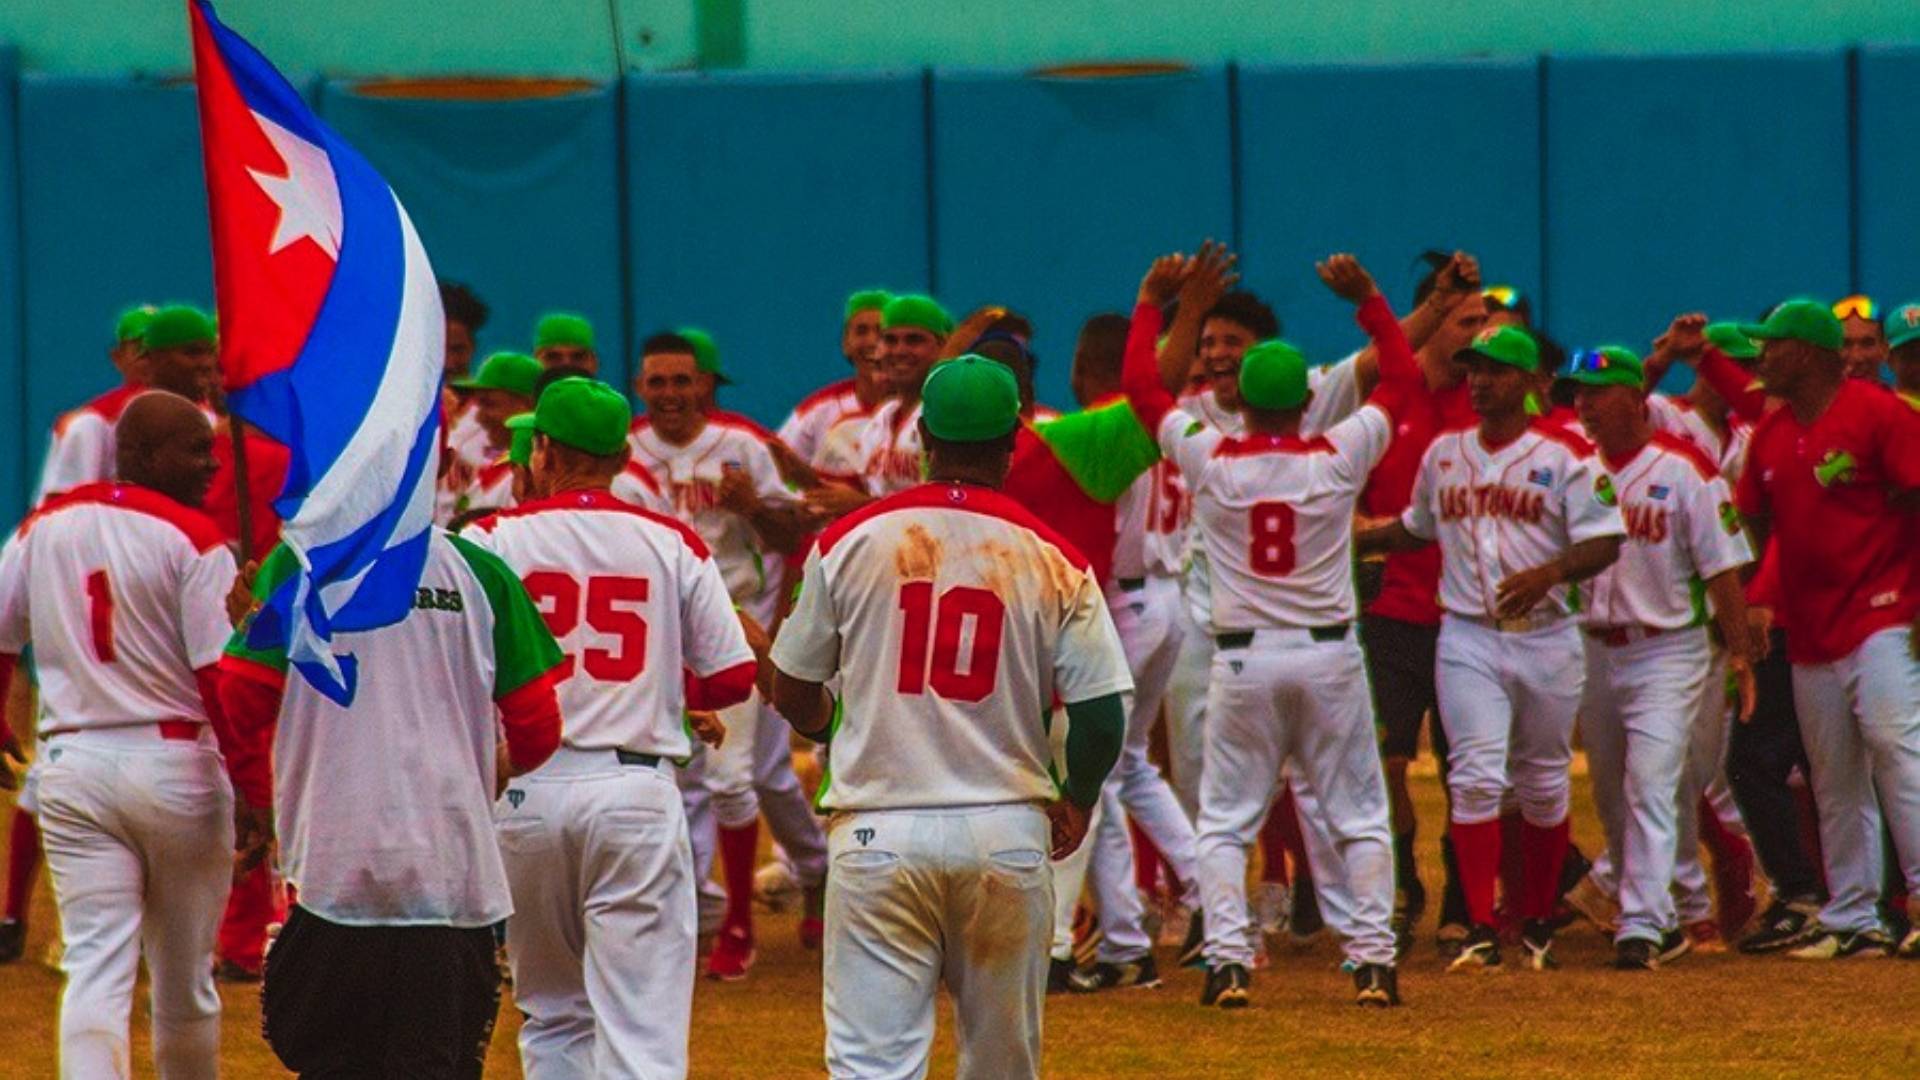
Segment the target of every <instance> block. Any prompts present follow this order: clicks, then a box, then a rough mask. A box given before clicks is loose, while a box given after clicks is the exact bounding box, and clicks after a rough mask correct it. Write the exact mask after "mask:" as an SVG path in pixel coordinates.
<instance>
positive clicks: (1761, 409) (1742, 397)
mask: <svg viewBox="0 0 1920 1080" xmlns="http://www.w3.org/2000/svg"><path fill="white" fill-rule="evenodd" d="M1694 369H1695V370H1696V371H1698V372H1699V373H1700V377H1701V378H1703V379H1705V380H1707V385H1708V386H1711V387H1713V390H1714V392H1715V393H1717V394H1719V395H1720V396H1721V397H1723V398H1725V399H1726V402H1727V407H1728V408H1730V409H1732V410H1733V415H1735V416H1737V417H1739V418H1740V419H1742V420H1745V421H1747V422H1748V423H1750V424H1757V423H1759V422H1760V418H1761V417H1762V416H1764V415H1766V411H1767V394H1766V391H1764V390H1762V389H1760V388H1759V387H1758V386H1757V385H1755V381H1754V377H1753V372H1751V371H1748V370H1747V369H1746V368H1743V367H1741V366H1740V365H1739V364H1736V363H1734V361H1733V358H1732V357H1730V356H1728V355H1727V354H1726V353H1723V352H1721V351H1720V350H1719V349H1716V348H1714V347H1713V346H1711V345H1709V346H1707V348H1706V351H1705V352H1703V353H1701V354H1700V359H1699V360H1697V361H1695V363H1694Z"/></svg>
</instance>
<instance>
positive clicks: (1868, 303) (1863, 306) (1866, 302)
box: [1833, 293, 1874, 319]
mask: <svg viewBox="0 0 1920 1080" xmlns="http://www.w3.org/2000/svg"><path fill="white" fill-rule="evenodd" d="M1833 317H1834V318H1836V319H1847V318H1859V319H1871V318H1873V317H1874V314H1873V297H1871V296H1868V295H1867V294H1865V293H1855V294H1854V295H1852V296H1849V297H1847V298H1846V299H1844V300H1840V301H1837V302H1836V303H1835V304H1834V305H1833Z"/></svg>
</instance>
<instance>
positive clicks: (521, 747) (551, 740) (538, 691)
mask: <svg viewBox="0 0 1920 1080" xmlns="http://www.w3.org/2000/svg"><path fill="white" fill-rule="evenodd" d="M553 687H554V680H553V672H551V671H549V672H547V673H546V674H545V675H542V676H540V677H539V678H537V679H535V680H533V681H532V682H530V683H528V684H527V685H525V686H523V687H521V688H520V689H518V690H515V691H514V692H513V693H511V694H508V695H507V696H506V697H503V698H501V699H500V700H499V702H498V705H499V706H500V727H501V729H502V730H503V731H505V732H506V735H507V757H508V759H510V760H511V761H512V762H513V767H514V768H515V769H518V770H519V771H521V772H529V771H531V770H534V769H537V768H539V767H540V766H541V765H543V764H545V762H546V760H547V759H548V758H550V757H552V756H553V752H554V751H555V750H558V749H559V748H560V697H559V695H557V694H555V693H554V690H553Z"/></svg>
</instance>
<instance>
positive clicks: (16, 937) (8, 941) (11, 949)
mask: <svg viewBox="0 0 1920 1080" xmlns="http://www.w3.org/2000/svg"><path fill="white" fill-rule="evenodd" d="M26 951H27V924H26V923H23V922H21V921H20V920H18V919H0V964H11V963H13V962H14V961H15V960H18V959H20V957H21V956H22V955H24V954H25V953H26Z"/></svg>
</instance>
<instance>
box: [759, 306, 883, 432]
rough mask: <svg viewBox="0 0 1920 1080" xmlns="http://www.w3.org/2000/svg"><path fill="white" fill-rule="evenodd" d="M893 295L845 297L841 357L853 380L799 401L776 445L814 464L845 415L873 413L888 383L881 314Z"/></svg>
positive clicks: (828, 386) (841, 330) (829, 387)
mask: <svg viewBox="0 0 1920 1080" xmlns="http://www.w3.org/2000/svg"><path fill="white" fill-rule="evenodd" d="M892 299H893V294H891V293H889V292H887V291H886V290H884V289H862V290H860V291H859V292H856V293H854V294H853V295H852V296H849V297H847V305H846V315H845V318H844V320H843V321H842V322H841V324H840V354H841V355H842V356H844V357H846V360H847V363H848V364H851V365H852V366H853V377H852V378H848V379H841V380H839V381H838V382H833V383H828V384H827V385H826V386H823V387H821V388H820V389H818V390H816V391H814V392H813V393H811V394H808V395H807V396H806V397H804V398H802V399H800V404H798V405H795V406H794V407H793V412H792V413H790V414H788V416H787V420H786V422H785V423H783V424H781V425H780V430H779V436H780V441H781V442H782V443H784V444H785V445H787V446H788V447H790V448H791V449H792V450H793V452H794V453H795V454H797V455H799V457H800V459H801V460H802V461H805V462H807V463H809V464H811V463H813V462H814V461H815V460H817V459H818V458H819V456H820V448H821V447H822V446H823V445H824V444H825V442H826V438H827V432H829V431H831V430H833V426H834V425H835V424H838V423H840V422H841V421H842V420H844V419H846V418H847V417H849V416H855V415H859V414H861V413H866V412H871V411H873V410H874V409H876V408H878V407H879V406H880V403H881V402H882V401H884V400H885V399H886V396H887V386H888V382H887V379H886V376H885V375H884V374H882V372H881V367H882V364H883V361H882V360H881V356H880V312H881V310H882V309H884V308H885V307H886V306H887V301H889V300H892Z"/></svg>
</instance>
